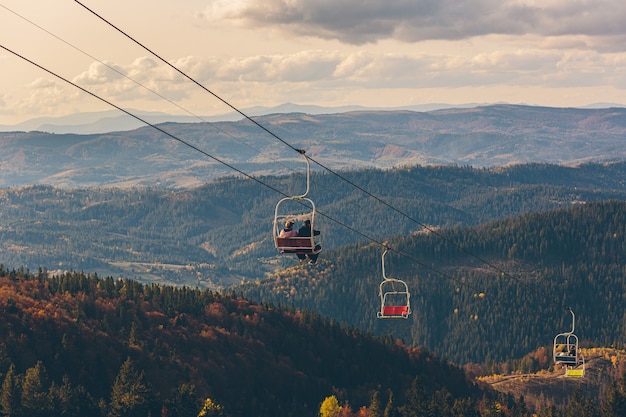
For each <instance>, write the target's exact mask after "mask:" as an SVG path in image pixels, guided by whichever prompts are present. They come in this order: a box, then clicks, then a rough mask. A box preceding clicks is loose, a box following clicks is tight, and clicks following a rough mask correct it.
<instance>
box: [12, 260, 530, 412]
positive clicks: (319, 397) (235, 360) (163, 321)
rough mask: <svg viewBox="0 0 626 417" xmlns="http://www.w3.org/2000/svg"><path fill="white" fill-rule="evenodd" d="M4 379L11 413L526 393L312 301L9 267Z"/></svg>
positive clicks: (402, 407)
mask: <svg viewBox="0 0 626 417" xmlns="http://www.w3.org/2000/svg"><path fill="white" fill-rule="evenodd" d="M0 381H1V388H0V414H1V415H3V416H29V417H39V416H50V415H53V416H68V417H85V416H90V417H98V416H102V417H114V416H142V417H145V416H150V415H152V416H162V417H196V416H198V415H201V416H222V417H239V416H240V417H249V416H258V417H264V416H267V417H269V416H272V417H281V416H293V417H296V416H297V417H307V416H308V417H315V416H318V415H319V410H320V404H321V403H322V402H323V401H325V399H327V398H331V399H336V401H337V402H336V403H335V406H337V404H338V405H339V406H341V407H342V414H341V415H342V416H345V417H361V416H367V415H382V413H383V410H386V411H385V415H394V416H400V417H405V416H406V417H410V416H415V415H423V414H422V413H424V412H426V410H430V412H434V413H435V415H441V416H443V415H446V416H450V417H461V416H464V417H467V416H476V417H478V416H480V415H481V414H480V413H479V409H485V410H489V409H492V408H494V407H496V406H497V407H499V408H502V409H503V410H504V414H501V415H504V416H513V414H511V413H510V410H511V409H515V405H516V403H515V402H514V401H512V399H511V398H509V397H506V396H500V397H498V396H497V395H496V394H495V393H494V392H491V391H490V390H488V389H480V388H479V387H478V386H476V385H474V384H473V383H472V382H470V381H468V380H467V379H466V377H465V376H464V374H463V372H462V370H461V369H460V368H457V367H455V366H452V365H450V364H447V363H445V361H442V360H440V359H439V358H437V357H436V356H433V355H432V354H429V353H428V352H426V351H424V350H423V349H419V348H407V347H405V346H403V345H401V344H399V343H397V342H396V341H394V340H393V339H392V338H390V337H386V338H382V339H378V338H375V337H372V336H371V335H367V334H365V333H362V332H359V331H357V330H354V329H351V328H349V327H345V326H340V325H338V324H337V323H336V322H335V321H333V320H330V319H327V318H322V317H320V316H319V315H317V314H314V313H312V312H307V311H295V310H289V311H287V310H281V309H277V308H275V307H273V306H272V305H270V304H267V303H263V304H256V303H252V302H249V301H247V300H246V299H243V298H240V297H237V296H235V295H220V294H217V293H214V292H211V291H208V290H204V291H201V290H198V289H190V288H187V287H183V288H175V287H169V286H158V285H142V284H139V283H137V282H136V281H131V280H121V279H120V280H114V279H112V278H110V277H108V278H104V279H100V278H98V277H96V276H89V275H85V274H82V273H67V274H64V275H62V276H48V275H47V274H45V273H43V272H42V271H40V272H39V273H38V274H35V275H32V274H29V273H25V272H24V271H22V270H17V271H15V270H12V271H7V270H5V269H3V268H0ZM330 403H331V404H330V405H332V401H330ZM201 410H202V412H201ZM369 410H371V412H372V413H374V414H369ZM330 411H333V410H332V408H331V409H330ZM333 413H334V411H333ZM326 415H329V416H330V415H337V414H326ZM515 415H516V416H518V415H520V414H515Z"/></svg>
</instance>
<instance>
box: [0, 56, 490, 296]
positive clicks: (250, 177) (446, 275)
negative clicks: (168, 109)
mask: <svg viewBox="0 0 626 417" xmlns="http://www.w3.org/2000/svg"><path fill="white" fill-rule="evenodd" d="M0 48H1V49H4V50H5V51H7V52H9V53H11V54H13V55H15V56H16V57H18V58H20V59H22V60H24V61H26V62H28V63H30V64H31V65H34V66H35V67H37V68H39V69H41V70H43V71H45V72H47V73H48V74H50V75H52V76H54V77H56V78H58V79H60V80H62V81H64V82H66V83H68V84H70V85H72V86H74V87H76V88H78V89H79V90H81V91H83V92H84V93H86V94H88V95H90V96H92V97H94V98H96V99H98V100H100V101H102V102H104V103H106V104H108V105H109V106H111V107H114V108H116V109H117V110H119V111H121V112H123V113H125V114H127V115H129V116H131V117H133V118H135V119H137V120H139V121H140V122H142V123H145V124H146V125H147V126H150V127H152V128H154V129H156V130H158V131H159V132H161V133H163V134H165V135H167V136H168V137H170V138H172V139H174V140H176V141H178V142H180V143H181V144H183V145H185V146H188V147H189V148H191V149H193V150H195V151H197V152H200V153H201V154H203V155H205V156H207V157H209V158H211V159H213V160H214V161H216V162H219V163H220V164H223V165H225V166H227V167H228V168H230V169H232V170H234V171H236V172H238V173H239V174H241V175H243V176H245V177H246V178H249V179H251V180H254V181H255V182H257V183H258V184H260V185H263V186H264V187H267V188H269V189H270V190H272V191H274V192H276V193H278V194H281V195H283V196H285V197H289V196H288V195H287V194H285V193H283V192H282V191H280V190H278V189H277V188H275V187H273V186H271V185H269V184H267V183H265V182H264V181H261V180H260V179H258V178H255V177H254V176H252V175H250V174H247V173H245V172H244V171H242V170H240V169H238V168H236V167H234V166H232V165H231V164H229V163H227V162H225V161H223V160H221V159H219V158H217V157H215V156H213V155H211V154H209V153H208V152H206V151H204V150H202V149H200V148H198V147H197V146H195V145H193V144H191V143H189V142H187V141H185V140H183V139H180V138H178V137H177V136H175V135H173V134H171V133H169V132H167V131H166V130H164V129H162V128H160V127H159V126H156V125H154V124H153V123H150V122H148V121H146V120H145V119H143V118H141V117H140V116H137V115H135V114H133V113H132V112H130V111H128V110H126V109H124V108H122V107H120V106H118V105H116V104H114V103H113V102H111V101H109V100H107V99H105V98H103V97H100V96H99V95H97V94H95V93H93V92H91V91H89V90H87V89H86V88H84V87H81V86H80V85H78V84H76V83H74V82H72V81H70V80H68V79H67V78H65V77H63V76H61V75H59V74H57V73H55V72H54V71H52V70H50V69H48V68H45V67H44V66H42V65H40V64H38V63H36V62H34V61H32V60H31V59H28V58H27V57H25V56H23V55H21V54H19V53H18V52H15V51H13V50H12V49H10V48H8V47H6V46H4V45H2V44H0ZM299 152H302V151H301V150H299ZM318 213H319V214H320V215H321V216H323V217H325V218H327V219H328V220H330V221H332V222H334V223H336V224H338V225H340V226H342V227H345V228H346V229H348V230H350V231H352V232H354V233H356V234H358V235H360V236H362V237H364V238H365V239H367V240H369V241H371V242H373V243H377V244H379V245H382V246H385V247H388V248H389V249H390V250H393V251H394V252H396V253H398V254H399V255H401V256H404V257H406V258H408V259H410V260H412V261H413V262H415V263H417V264H419V265H421V266H422V267H424V268H426V269H429V270H430V271H433V272H435V273H437V274H439V275H441V276H443V277H445V278H447V279H450V280H452V281H454V282H456V283H458V284H460V285H463V286H465V287H467V288H469V289H471V290H473V291H479V292H480V293H483V294H484V292H483V291H480V290H479V289H477V288H475V287H473V286H471V285H469V284H467V283H464V282H462V281H460V280H458V279H456V278H454V277H452V276H451V275H449V274H446V273H444V272H442V271H439V270H437V269H435V268H432V267H431V266H429V265H426V264H425V263H423V262H421V261H419V260H418V259H416V258H414V257H413V256H411V255H410V254H407V253H404V252H401V251H398V250H397V249H393V248H391V247H389V246H388V245H386V244H385V243H383V242H381V241H378V240H376V239H374V238H372V237H370V236H368V235H366V234H365V233H362V232H360V231H358V230H356V229H355V228H353V227H350V226H348V225H347V224H345V223H343V222H341V221H339V220H337V219H334V218H333V217H331V216H329V215H326V214H324V213H322V212H318Z"/></svg>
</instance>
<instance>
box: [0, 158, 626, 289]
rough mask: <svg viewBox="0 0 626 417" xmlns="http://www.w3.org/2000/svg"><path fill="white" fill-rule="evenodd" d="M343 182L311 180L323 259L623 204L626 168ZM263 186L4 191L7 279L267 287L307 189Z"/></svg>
mask: <svg viewBox="0 0 626 417" xmlns="http://www.w3.org/2000/svg"><path fill="white" fill-rule="evenodd" d="M340 175H341V176H342V177H343V179H342V178H339V177H338V176H336V175H330V174H326V175H322V174H314V175H313V178H312V184H311V192H310V193H309V196H310V197H311V198H312V199H313V200H314V201H315V203H316V206H317V209H318V211H319V213H320V215H319V216H318V222H317V223H316V228H318V229H320V230H321V232H322V235H321V238H322V245H323V247H324V248H325V249H333V248H338V247H341V246H342V245H345V244H350V243H355V242H366V241H368V239H375V240H381V239H385V238H386V237H387V236H390V235H409V234H412V233H416V232H419V231H420V230H422V228H423V226H424V225H427V226H429V227H434V228H440V227H443V228H447V227H454V226H462V225H476V224H480V223H484V222H487V221H490V220H494V219H500V218H505V217H508V216H516V215H520V214H525V213H531V212H537V211H544V210H548V209H554V208H559V207H568V206H570V205H572V204H578V203H583V202H591V201H602V200H608V199H620V200H626V182H625V181H624V178H626V163H615V164H607V165H604V164H583V165H580V166H577V167H564V166H556V165H545V164H531V165H520V166H512V167H508V168H493V169H475V168H471V167H458V166H450V167H443V166H441V167H423V166H411V167H406V168H398V169H393V170H357V171H342V172H340ZM261 181H262V182H263V184H266V185H267V186H268V187H265V186H263V185H262V184H260V183H258V182H256V181H251V180H243V179H237V178H224V179H221V180H219V181H216V182H213V183H210V184H207V185H205V186H203V187H200V188H196V189H192V190H186V191H172V190H166V189H158V188H150V189H130V190H122V189H108V188H99V189H58V188H53V187H49V186H29V187H20V188H6V189H1V190H0V254H1V258H2V259H1V260H2V262H3V263H4V264H5V265H6V266H8V267H11V268H19V267H20V266H24V267H27V268H30V269H31V270H36V269H37V268H38V267H40V266H42V267H45V268H48V269H49V270H51V271H56V270H59V271H63V270H70V269H72V270H84V271H91V272H98V273H99V274H101V275H104V276H106V275H112V276H122V277H128V278H136V279H139V280H141V281H142V282H161V283H172V284H176V285H180V284H188V285H200V286H202V287H205V286H210V287H212V288H214V287H219V286H223V285H230V284H233V283H238V282H241V281H242V280H249V279H259V278H262V277H263V276H264V274H265V273H270V272H273V271H274V270H275V269H276V268H277V267H278V268H284V267H287V266H290V265H292V264H293V261H292V259H291V258H287V259H284V258H280V257H278V256H277V253H276V250H275V249H274V247H273V242H272V238H271V228H272V220H273V215H274V208H275V205H276V203H277V202H278V200H279V199H280V198H282V197H283V195H281V194H279V193H277V192H276V191H274V190H273V189H276V190H279V191H280V192H282V193H285V194H287V195H298V194H300V193H302V192H303V191H304V188H305V180H304V178H303V176H302V175H293V176H288V177H273V176H268V177H262V178H261ZM355 185H356V186H358V187H360V188H362V189H364V190H366V191H367V192H369V193H370V194H372V195H374V196H376V197H377V198H378V199H379V200H376V199H374V198H372V197H369V196H368V195H366V194H365V193H364V192H362V191H361V190H359V189H358V188H357V187H355ZM269 187H271V188H273V189H271V188H269ZM329 253H330V252H329ZM329 256H331V255H326V254H325V255H324V257H327V258H328V257H329ZM333 256H334V255H333Z"/></svg>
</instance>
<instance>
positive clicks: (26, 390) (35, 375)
mask: <svg viewBox="0 0 626 417" xmlns="http://www.w3.org/2000/svg"><path fill="white" fill-rule="evenodd" d="M22 408H23V409H24V413H25V414H26V415H28V416H29V417H39V416H42V417H43V416H46V415H47V414H48V413H49V412H50V410H51V408H52V404H51V401H50V395H49V390H48V377H47V374H46V369H45V367H44V366H43V363H42V362H41V361H38V362H37V364H35V366H34V367H32V368H29V369H27V370H26V375H24V379H23V381H22Z"/></svg>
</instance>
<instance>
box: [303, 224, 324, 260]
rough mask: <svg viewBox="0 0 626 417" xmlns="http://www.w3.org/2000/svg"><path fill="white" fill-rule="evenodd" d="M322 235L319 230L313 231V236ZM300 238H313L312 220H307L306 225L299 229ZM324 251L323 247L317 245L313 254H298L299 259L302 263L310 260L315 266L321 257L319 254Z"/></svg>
mask: <svg viewBox="0 0 626 417" xmlns="http://www.w3.org/2000/svg"><path fill="white" fill-rule="evenodd" d="M319 234H320V231H319V230H313V236H317V235H319ZM298 236H299V237H311V220H305V221H304V224H303V225H302V227H301V228H300V229H298ZM321 250H322V246H321V245H315V248H313V253H308V254H306V255H305V254H302V253H299V254H298V259H300V261H301V262H302V261H304V260H306V258H307V257H308V258H309V262H310V263H312V264H314V263H315V262H317V257H318V256H319V252H320V251H321Z"/></svg>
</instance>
